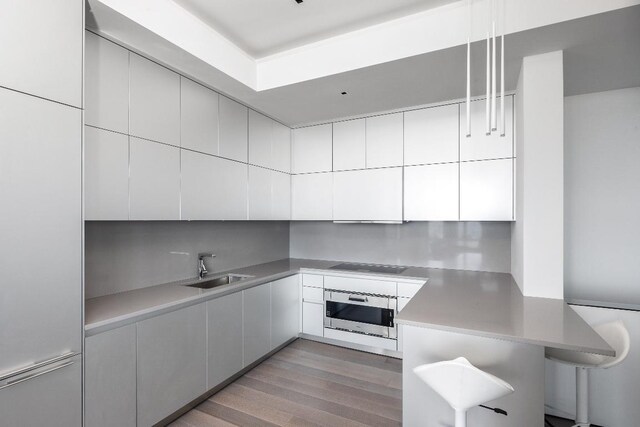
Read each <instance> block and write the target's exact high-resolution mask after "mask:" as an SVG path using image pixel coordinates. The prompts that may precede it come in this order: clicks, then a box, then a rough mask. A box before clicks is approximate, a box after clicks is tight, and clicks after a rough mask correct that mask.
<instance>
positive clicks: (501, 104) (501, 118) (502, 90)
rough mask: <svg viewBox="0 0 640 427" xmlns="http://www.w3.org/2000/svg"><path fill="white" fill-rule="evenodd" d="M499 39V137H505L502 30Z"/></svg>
mask: <svg viewBox="0 0 640 427" xmlns="http://www.w3.org/2000/svg"><path fill="white" fill-rule="evenodd" d="M502 31H503V32H502V37H500V136H505V135H506V130H505V120H504V29H503V30H502Z"/></svg>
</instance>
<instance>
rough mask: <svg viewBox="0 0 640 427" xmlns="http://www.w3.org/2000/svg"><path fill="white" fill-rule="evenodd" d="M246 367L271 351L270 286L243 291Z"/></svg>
mask: <svg viewBox="0 0 640 427" xmlns="http://www.w3.org/2000/svg"><path fill="white" fill-rule="evenodd" d="M242 294H243V295H242V298H243V300H244V301H243V303H244V307H243V314H242V318H243V321H242V324H243V325H244V332H243V339H244V363H243V364H244V366H248V365H250V364H252V363H253V362H255V361H256V360H258V359H259V358H261V357H262V356H264V355H265V354H267V353H269V351H270V350H271V287H270V286H269V284H268V283H267V284H264V285H260V286H256V287H254V288H250V289H247V290H245V291H242Z"/></svg>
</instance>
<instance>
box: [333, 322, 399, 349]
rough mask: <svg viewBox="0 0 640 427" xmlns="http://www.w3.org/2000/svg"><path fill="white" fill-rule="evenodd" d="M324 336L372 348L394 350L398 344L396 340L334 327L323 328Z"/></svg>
mask: <svg viewBox="0 0 640 427" xmlns="http://www.w3.org/2000/svg"><path fill="white" fill-rule="evenodd" d="M324 337H325V338H332V339H334V340H340V341H346V342H348V343H352V344H360V345H366V346H369V347H374V348H383V349H385V350H392V351H396V350H397V346H398V344H397V343H396V340H391V339H388V338H381V337H374V336H371V335H363V334H355V333H353V332H347V331H338V330H336V329H329V328H324Z"/></svg>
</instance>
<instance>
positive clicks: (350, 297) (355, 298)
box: [349, 295, 369, 302]
mask: <svg viewBox="0 0 640 427" xmlns="http://www.w3.org/2000/svg"><path fill="white" fill-rule="evenodd" d="M349 301H356V302H369V298H367V297H361V296H356V297H354V296H353V295H349Z"/></svg>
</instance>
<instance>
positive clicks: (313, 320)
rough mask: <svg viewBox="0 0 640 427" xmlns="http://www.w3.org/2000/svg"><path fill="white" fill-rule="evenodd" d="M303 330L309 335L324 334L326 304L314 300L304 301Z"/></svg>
mask: <svg viewBox="0 0 640 427" xmlns="http://www.w3.org/2000/svg"><path fill="white" fill-rule="evenodd" d="M302 332H304V333H305V334H309V335H316V336H319V337H321V336H323V335H324V305H323V304H317V303H314V302H303V303H302Z"/></svg>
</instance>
